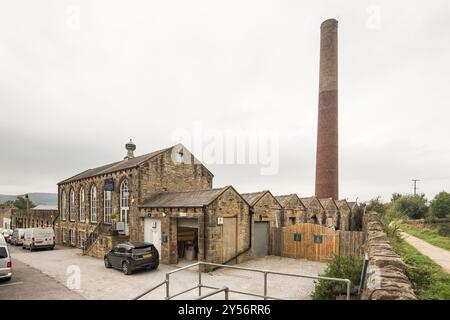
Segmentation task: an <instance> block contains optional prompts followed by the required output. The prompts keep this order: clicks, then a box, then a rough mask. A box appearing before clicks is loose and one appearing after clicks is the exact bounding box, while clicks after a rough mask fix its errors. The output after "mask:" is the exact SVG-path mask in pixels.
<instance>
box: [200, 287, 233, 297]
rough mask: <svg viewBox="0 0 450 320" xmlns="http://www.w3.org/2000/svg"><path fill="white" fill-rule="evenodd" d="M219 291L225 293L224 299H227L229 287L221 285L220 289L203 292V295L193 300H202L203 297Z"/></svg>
mask: <svg viewBox="0 0 450 320" xmlns="http://www.w3.org/2000/svg"><path fill="white" fill-rule="evenodd" d="M221 292H224V293H225V300H228V294H229V292H230V289H229V288H228V287H223V288H221V289H217V290H214V291H212V292H210V293H207V294H205V295H203V296H201V297H198V298H197V299H195V300H203V299H206V298H209V297H211V296H214V295H216V294H218V293H221Z"/></svg>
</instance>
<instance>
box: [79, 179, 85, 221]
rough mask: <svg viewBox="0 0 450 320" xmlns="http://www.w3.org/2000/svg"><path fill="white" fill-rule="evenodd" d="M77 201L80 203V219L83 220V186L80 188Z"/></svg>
mask: <svg viewBox="0 0 450 320" xmlns="http://www.w3.org/2000/svg"><path fill="white" fill-rule="evenodd" d="M79 203H80V221H84V220H85V219H86V215H85V211H84V210H85V201H84V188H83V187H81V189H80V199H79Z"/></svg>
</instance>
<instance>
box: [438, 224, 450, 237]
mask: <svg viewBox="0 0 450 320" xmlns="http://www.w3.org/2000/svg"><path fill="white" fill-rule="evenodd" d="M437 232H438V234H439V235H440V236H443V237H450V226H449V225H448V224H442V225H440V226H438V230H437Z"/></svg>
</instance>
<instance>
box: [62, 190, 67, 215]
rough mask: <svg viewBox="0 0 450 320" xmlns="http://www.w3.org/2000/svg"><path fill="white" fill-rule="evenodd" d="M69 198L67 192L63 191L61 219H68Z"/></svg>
mask: <svg viewBox="0 0 450 320" xmlns="http://www.w3.org/2000/svg"><path fill="white" fill-rule="evenodd" d="M66 210H67V199H66V192H65V191H63V192H62V194H61V219H62V220H66V219H67V211H66Z"/></svg>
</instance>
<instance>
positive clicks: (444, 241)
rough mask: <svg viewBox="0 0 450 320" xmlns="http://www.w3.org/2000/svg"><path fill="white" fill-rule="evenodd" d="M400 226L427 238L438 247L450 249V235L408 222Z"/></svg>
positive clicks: (404, 229) (407, 231)
mask: <svg viewBox="0 0 450 320" xmlns="http://www.w3.org/2000/svg"><path fill="white" fill-rule="evenodd" d="M400 228H401V229H402V230H403V231H405V232H406V233H409V234H410V235H413V236H415V237H417V238H420V239H422V240H425V241H426V242H428V243H430V244H432V245H435V246H436V247H439V248H442V249H447V250H450V238H449V237H444V236H441V235H438V234H437V233H436V232H434V231H432V230H429V229H418V228H415V227H412V226H410V225H406V224H401V225H400Z"/></svg>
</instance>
